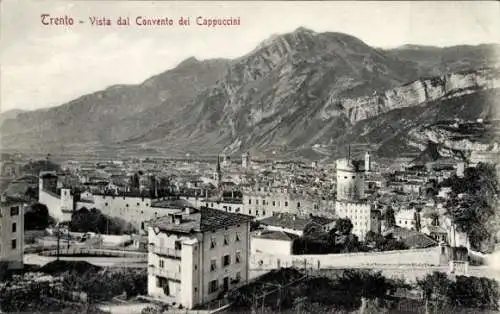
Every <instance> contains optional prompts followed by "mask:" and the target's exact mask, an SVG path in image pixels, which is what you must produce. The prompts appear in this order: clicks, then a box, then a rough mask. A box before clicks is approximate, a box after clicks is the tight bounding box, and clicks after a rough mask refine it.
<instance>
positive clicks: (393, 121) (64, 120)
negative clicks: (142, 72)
mask: <svg viewBox="0 0 500 314" xmlns="http://www.w3.org/2000/svg"><path fill="white" fill-rule="evenodd" d="M493 47H494V46H492V45H481V46H476V47H469V46H460V47H452V48H431V47H423V48H418V49H416V48H415V47H413V46H411V47H401V48H398V49H392V50H381V49H375V48H372V47H370V46H368V45H366V44H365V43H363V42H362V41H361V40H359V39H357V38H355V37H352V36H349V35H346V34H341V33H320V34H319V33H315V32H312V31H310V30H308V29H304V28H299V29H297V30H296V31H295V32H292V33H289V34H285V35H277V36H273V37H272V38H269V39H268V40H265V41H264V42H262V43H261V44H260V45H259V46H258V47H257V48H255V49H254V50H253V51H251V52H250V53H248V54H247V55H245V56H242V57H241V58H238V59H235V60H205V61H198V60H196V59H193V58H190V59H188V60H186V61H184V62H182V63H181V64H180V65H179V66H177V67H176V68H174V69H172V70H169V71H166V72H164V73H162V74H160V75H158V76H154V77H152V78H150V79H148V80H147V81H145V82H144V83H142V84H140V85H130V86H122V85H120V86H114V87H110V88H108V89H106V90H103V91H99V92H96V93H93V94H90V95H86V96H82V97H80V98H78V99H76V100H74V101H71V102H69V103H67V104H64V105H62V106H59V107H55V108H52V109H50V110H45V111H33V112H25V113H22V114H19V115H18V116H17V117H15V118H13V119H6V118H5V117H3V115H2V116H1V117H0V119H2V120H0V121H3V120H5V121H4V123H2V126H1V129H0V133H1V139H2V146H4V147H8V148H17V149H22V150H26V149H30V150H39V151H40V150H43V151H47V150H53V153H57V151H60V150H63V149H67V148H68V147H72V146H75V145H76V146H78V147H85V148H86V149H92V148H93V147H97V146H99V147H105V148H106V147H108V148H109V149H111V147H127V148H129V149H134V148H138V147H140V148H153V149H155V150H159V151H162V152H164V153H165V154H184V153H186V152H191V153H195V154H196V153H217V152H219V151H220V150H225V151H226V152H229V153H237V152H241V151H244V150H251V151H252V152H254V153H255V154H267V153H269V152H271V151H275V152H278V153H279V154H289V155H290V154H293V155H297V154H298V155H307V156H314V157H316V156H323V155H329V154H333V153H334V152H336V151H340V150H341V148H342V146H343V145H345V144H346V143H348V142H360V143H368V144H373V145H375V146H377V147H384V145H388V144H386V143H388V142H390V141H391V139H394V140H393V142H394V144H393V145H396V146H397V147H399V148H401V149H400V150H401V151H403V152H404V151H405V150H406V148H405V147H404V146H405V141H401V140H396V139H395V138H396V137H398V138H403V137H404V136H403V134H407V133H408V132H409V131H410V129H411V128H414V127H418V126H419V125H418V123H423V121H426V122H429V121H430V120H433V119H438V118H439V119H443V118H446V117H447V116H450V117H462V116H463V117H466V116H467V117H470V118H474V119H475V118H476V117H488V116H491V115H492V114H493V113H492V111H491V110H490V108H492V102H493V101H494V98H493V97H491V95H493V94H492V93H495V92H494V91H490V90H491V89H493V88H495V87H498V85H495V84H497V83H498V71H495V70H481V71H476V70H474V69H479V68H483V67H485V66H488V65H491V64H490V63H491V59H493V57H492V49H494V48H493ZM448 70H449V71H448ZM462 70H467V72H462V73H458V74H453V75H451V74H447V75H445V74H446V73H448V72H455V71H462ZM429 76H438V77H436V78H432V79H431V78H429V79H426V80H424V79H422V80H421V79H420V78H421V77H429ZM485 89H487V91H484V90H485ZM479 93H480V94H479ZM471 94H472V96H471ZM476 94H477V95H479V96H478V97H479V98H481V103H480V104H478V106H479V107H480V108H482V110H479V109H477V108H478V106H472V105H468V104H466V103H463V102H462V100H460V99H463V101H464V102H465V101H466V100H465V99H466V98H467V97H468V98H467V103H471V102H474V99H476V98H478V97H476V96H475V95H476ZM464 97H465V98H464ZM471 97H472V98H471ZM445 99H452V100H445ZM442 101H443V103H445V105H444V106H441V102H442ZM446 101H448V102H449V104H447V103H446ZM441 107H442V109H441ZM414 114H416V115H419V118H418V119H416V120H415V119H412V116H413V115H414ZM403 118H404V119H407V122H401V121H402V120H401V119H403ZM398 119H400V120H398ZM405 121H406V120H405ZM416 121H418V122H416ZM387 126H391V127H392V128H393V129H394V130H395V131H394V130H393V131H390V132H388V133H384V131H383V130H384V129H385V128H386V127H387ZM370 134H372V135H370ZM105 148H104V149H105ZM396 152H398V150H396V151H395V153H396Z"/></svg>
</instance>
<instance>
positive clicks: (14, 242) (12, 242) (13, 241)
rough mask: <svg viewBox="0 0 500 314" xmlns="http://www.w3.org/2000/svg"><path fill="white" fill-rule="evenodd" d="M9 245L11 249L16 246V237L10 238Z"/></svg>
mask: <svg viewBox="0 0 500 314" xmlns="http://www.w3.org/2000/svg"><path fill="white" fill-rule="evenodd" d="M10 245H11V248H12V249H13V250H15V249H16V248H17V241H16V239H12V241H11V243H10Z"/></svg>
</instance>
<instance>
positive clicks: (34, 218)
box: [24, 203, 54, 230]
mask: <svg viewBox="0 0 500 314" xmlns="http://www.w3.org/2000/svg"><path fill="white" fill-rule="evenodd" d="M53 222H54V219H53V218H52V217H50V216H49V210H48V208H47V206H45V205H44V204H40V203H35V204H33V205H31V206H30V208H29V210H28V211H26V213H25V214H24V229H25V230H44V229H46V228H47V227H48V226H49V225H50V224H51V223H53Z"/></svg>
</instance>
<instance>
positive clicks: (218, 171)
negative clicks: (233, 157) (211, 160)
mask: <svg viewBox="0 0 500 314" xmlns="http://www.w3.org/2000/svg"><path fill="white" fill-rule="evenodd" d="M216 171H217V174H219V175H220V172H221V171H220V155H217V170H216Z"/></svg>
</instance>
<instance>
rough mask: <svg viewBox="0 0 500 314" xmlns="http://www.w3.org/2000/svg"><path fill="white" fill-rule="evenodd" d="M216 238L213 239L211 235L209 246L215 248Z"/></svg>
mask: <svg viewBox="0 0 500 314" xmlns="http://www.w3.org/2000/svg"><path fill="white" fill-rule="evenodd" d="M216 244H217V243H216V240H215V237H212V239H211V240H210V248H211V249H213V248H215V246H216Z"/></svg>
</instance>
